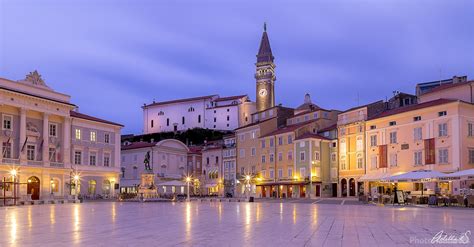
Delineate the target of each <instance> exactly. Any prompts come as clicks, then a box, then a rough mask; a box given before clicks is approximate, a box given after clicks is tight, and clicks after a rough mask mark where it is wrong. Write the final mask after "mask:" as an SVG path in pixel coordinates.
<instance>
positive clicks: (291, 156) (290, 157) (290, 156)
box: [288, 151, 293, 160]
mask: <svg viewBox="0 0 474 247" xmlns="http://www.w3.org/2000/svg"><path fill="white" fill-rule="evenodd" d="M292 159H293V152H292V151H288V160H292Z"/></svg>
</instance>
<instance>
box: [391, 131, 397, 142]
mask: <svg viewBox="0 0 474 247" xmlns="http://www.w3.org/2000/svg"><path fill="white" fill-rule="evenodd" d="M390 143H391V144H395V143H397V132H390Z"/></svg>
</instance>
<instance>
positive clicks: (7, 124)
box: [2, 115, 13, 130]
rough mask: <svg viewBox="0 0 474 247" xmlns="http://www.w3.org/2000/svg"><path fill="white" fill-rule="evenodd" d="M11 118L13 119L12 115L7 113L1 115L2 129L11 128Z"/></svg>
mask: <svg viewBox="0 0 474 247" xmlns="http://www.w3.org/2000/svg"><path fill="white" fill-rule="evenodd" d="M12 120H13V117H12V116H8V115H3V125H2V126H3V129H4V130H11V129H12Z"/></svg>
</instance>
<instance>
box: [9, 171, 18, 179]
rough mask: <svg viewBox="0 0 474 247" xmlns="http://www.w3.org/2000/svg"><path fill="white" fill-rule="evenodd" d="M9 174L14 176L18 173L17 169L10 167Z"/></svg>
mask: <svg viewBox="0 0 474 247" xmlns="http://www.w3.org/2000/svg"><path fill="white" fill-rule="evenodd" d="M10 175H11V176H12V177H13V178H15V177H16V175H18V171H17V170H16V169H12V170H11V171H10Z"/></svg>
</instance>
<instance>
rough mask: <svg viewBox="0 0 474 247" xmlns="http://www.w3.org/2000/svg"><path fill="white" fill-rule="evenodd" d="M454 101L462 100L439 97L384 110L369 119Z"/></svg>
mask: <svg viewBox="0 0 474 247" xmlns="http://www.w3.org/2000/svg"><path fill="white" fill-rule="evenodd" d="M452 102H460V101H459V100H454V99H437V100H433V101H428V102H425V103H421V104H416V105H409V106H405V107H400V108H396V109H392V110H388V111H383V112H381V113H380V114H378V115H375V116H373V117H372V118H369V120H373V119H377V118H383V117H388V116H392V115H395V114H400V113H404V112H409V111H415V110H419V109H423V108H428V107H432V106H437V105H444V104H448V103H452Z"/></svg>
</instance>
